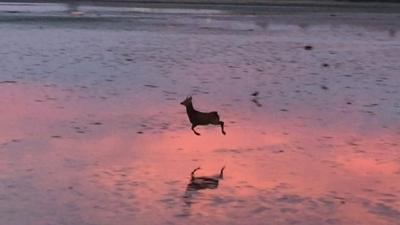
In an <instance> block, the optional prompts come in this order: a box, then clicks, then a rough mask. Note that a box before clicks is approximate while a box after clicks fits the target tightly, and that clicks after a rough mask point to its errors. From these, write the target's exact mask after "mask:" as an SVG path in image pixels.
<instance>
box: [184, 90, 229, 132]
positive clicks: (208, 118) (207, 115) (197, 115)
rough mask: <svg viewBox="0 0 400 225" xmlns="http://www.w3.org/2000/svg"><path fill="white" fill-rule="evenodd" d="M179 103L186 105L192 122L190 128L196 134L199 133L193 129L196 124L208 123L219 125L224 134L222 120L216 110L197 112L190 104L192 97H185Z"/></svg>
mask: <svg viewBox="0 0 400 225" xmlns="http://www.w3.org/2000/svg"><path fill="white" fill-rule="evenodd" d="M181 104H182V105H184V106H185V107H186V113H187V115H188V117H189V121H190V123H191V124H192V130H193V132H194V133H195V134H196V135H200V133H198V132H197V131H195V130H194V128H195V127H196V126H198V125H209V124H212V125H220V126H221V131H222V133H223V134H224V135H225V134H226V133H225V131H224V122H223V121H221V120H220V119H219V115H218V112H215V111H214V112H199V111H197V110H195V109H194V107H193V104H192V97H188V98H186V99H185V100H184V101H183V102H181Z"/></svg>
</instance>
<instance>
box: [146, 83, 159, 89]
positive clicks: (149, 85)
mask: <svg viewBox="0 0 400 225" xmlns="http://www.w3.org/2000/svg"><path fill="white" fill-rule="evenodd" d="M144 86H145V87H148V88H158V86H157V85H153V84H145V85H144Z"/></svg>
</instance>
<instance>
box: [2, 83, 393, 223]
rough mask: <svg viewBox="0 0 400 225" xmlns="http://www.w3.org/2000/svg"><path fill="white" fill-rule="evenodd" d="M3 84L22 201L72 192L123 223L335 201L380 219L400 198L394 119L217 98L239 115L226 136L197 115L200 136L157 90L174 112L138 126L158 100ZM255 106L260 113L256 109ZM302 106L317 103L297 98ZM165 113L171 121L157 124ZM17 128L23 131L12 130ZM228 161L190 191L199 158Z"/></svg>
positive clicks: (349, 214) (273, 211) (273, 213)
mask: <svg viewBox="0 0 400 225" xmlns="http://www.w3.org/2000/svg"><path fill="white" fill-rule="evenodd" d="M1 91H2V92H3V93H2V94H3V96H8V98H5V100H4V99H3V101H4V102H3V104H7V105H9V107H8V108H7V109H6V108H3V110H2V113H3V117H2V118H1V122H2V126H1V127H0V129H1V131H2V132H1V133H2V139H3V140H6V145H4V146H3V151H6V153H5V154H4V158H3V159H2V160H1V161H0V168H1V170H2V171H4V172H5V173H6V174H3V175H2V177H3V179H6V180H10V182H11V179H13V177H17V181H15V183H16V184H17V185H16V184H14V185H16V187H17V188H22V187H21V186H22V184H24V185H26V184H25V183H26V182H28V181H29V182H28V183H29V184H30V185H31V186H32V188H31V189H29V190H25V189H24V190H22V189H20V191H25V192H26V193H27V194H26V195H24V196H23V197H24V198H27V199H28V202H29V203H28V205H27V207H33V205H35V204H36V202H37V201H39V199H38V198H40V199H42V200H40V201H42V203H41V204H42V206H43V207H45V208H46V207H48V208H51V207H53V206H52V204H51V202H52V201H56V202H57V204H59V205H63V204H67V202H69V199H74V200H75V201H77V202H78V203H76V204H77V207H78V206H79V207H81V210H82V212H84V213H85V214H88V215H92V216H94V217H96V218H97V219H96V220H97V221H99V222H100V223H108V222H111V221H113V220H112V219H111V218H112V217H115V216H116V215H122V216H121V217H119V219H117V221H119V222H120V223H122V224H125V223H126V221H129V220H132V219H133V218H137V217H140V218H139V219H138V220H137V221H140V222H142V223H153V224H154V223H162V221H163V220H166V219H169V220H172V221H175V222H177V223H187V222H193V221H198V220H199V221H201V222H204V223H206V222H207V221H209V220H207V219H205V218H210V219H211V220H215V221H218V222H221V223H227V224H229V223H233V224H235V223H237V224H239V223H241V222H243V221H245V220H246V218H248V217H249V216H253V217H254V221H258V220H259V219H262V218H266V217H271V218H273V217H275V218H276V221H275V222H276V223H277V224H285V223H286V222H285V221H286V220H291V219H294V218H295V217H297V218H301V219H304V218H306V217H312V218H313V220H314V221H324V219H323V218H324V217H327V215H329V214H331V213H332V211H333V212H334V215H335V216H336V217H337V218H340V219H341V221H345V222H354V221H367V220H368V221H373V223H381V222H382V221H385V220H383V219H382V218H381V217H380V216H377V215H379V214H380V213H382V212H381V211H382V210H383V211H384V212H383V213H385V212H388V213H390V212H391V211H390V210H389V209H391V208H389V209H388V208H384V207H383V208H382V207H381V206H380V205H379V203H380V202H381V201H384V202H385V204H386V205H390V206H391V207H392V208H395V207H398V206H399V202H398V201H397V198H398V196H397V195H395V194H393V195H390V194H391V193H395V192H396V191H398V190H399V189H400V184H399V182H398V179H397V178H398V172H399V162H398V161H396V160H395V158H396V157H398V153H397V152H396V151H395V149H396V146H395V145H391V143H395V140H396V134H393V131H391V130H389V131H388V132H387V133H383V134H382V133H376V132H363V131H362V132H360V131H359V130H358V129H354V128H353V127H352V126H348V125H347V124H346V123H338V124H336V125H335V126H330V127H327V128H322V127H320V126H315V125H313V124H307V123H306V122H304V121H302V120H301V119H297V118H293V117H294V114H290V113H289V114H288V115H287V117H286V118H278V119H277V118H275V119H271V118H268V116H263V115H262V114H263V113H265V112H263V111H261V112H251V111H247V110H244V109H243V110H242V109H241V108H240V107H238V108H236V109H232V110H236V111H235V112H233V113H232V112H229V111H228V110H227V109H225V110H222V113H221V114H223V115H224V117H223V119H227V120H228V121H235V123H227V126H226V132H227V135H226V136H223V135H222V134H221V133H220V130H219V127H217V126H215V127H213V126H209V127H199V128H198V130H199V131H200V133H201V134H202V135H201V136H200V137H198V136H195V135H194V134H193V133H192V131H191V130H190V125H189V122H188V121H187V118H186V115H185V114H184V113H180V114H175V113H176V112H180V111H182V112H184V108H182V107H181V106H180V105H179V104H178V102H177V104H176V105H174V104H167V103H163V102H157V106H158V108H162V109H164V111H165V112H167V113H168V112H171V114H173V116H168V117H166V118H168V119H167V121H165V120H164V118H160V117H159V116H152V121H153V124H150V125H148V126H150V127H147V128H149V129H147V130H145V131H144V132H142V133H138V131H140V129H141V128H142V127H141V126H140V125H141V124H143V123H144V122H143V121H142V119H143V118H146V116H148V115H154V111H156V108H155V107H154V106H148V107H143V109H142V110H140V111H134V112H132V114H134V116H130V115H129V111H127V110H128V109H129V108H128V107H126V106H121V105H118V103H115V102H114V103H111V104H112V105H113V110H112V111H104V110H103V111H98V109H99V108H100V107H99V105H101V104H102V103H101V102H100V101H93V100H92V101H86V100H73V101H72V100H65V99H66V98H65V93H63V92H62V91H61V90H60V89H58V88H53V89H51V90H49V89H46V91H47V92H48V93H49V94H51V95H52V96H57V97H58V98H57V100H51V99H50V100H49V99H47V100H46V101H43V102H42V101H35V99H43V96H44V95H43V93H42V92H43V88H42V87H38V86H35V85H34V84H22V85H14V86H9V87H6V88H4V89H2V90H1ZM10 99H12V100H10ZM63 99H64V100H63ZM11 101H12V102H13V104H11ZM200 103H203V104H205V105H211V103H207V102H204V101H203V102H201V101H199V105H200ZM143 104H144V105H145V103H143ZM253 113H255V114H256V115H257V118H260V119H258V120H252V119H249V118H251V114H253ZM297 113H301V114H309V115H313V113H314V112H310V111H307V109H306V108H299V111H298V112H297ZM94 115H95V116H94ZM121 115H124V116H121ZM235 115H238V116H237V117H235ZM158 120H161V121H158ZM96 121H101V123H100V122H98V123H97V124H96V123H93V122H96ZM166 122H168V123H171V124H175V125H172V126H171V127H170V128H168V129H157V126H158V124H164V123H166ZM150 128H152V129H150ZM16 137H17V138H18V140H19V141H16V142H13V141H12V140H13V139H15V138H16ZM382 140H384V141H385V143H386V142H387V143H389V144H385V143H382V142H383V141H382ZM11 150H12V151H16V152H11ZM360 150H362V151H360ZM383 151H385V153H386V155H382V154H381V153H382V152H383ZM16 155H17V156H16ZM224 165H225V166H226V170H225V178H224V179H223V180H221V181H220V184H219V186H218V188H217V189H209V190H199V191H194V192H193V193H190V198H186V199H185V198H184V196H185V193H186V191H187V190H186V188H187V185H188V183H189V182H190V180H189V176H190V172H191V171H192V170H193V169H194V168H196V167H198V166H201V167H202V170H201V171H199V174H198V175H212V174H215V173H217V172H218V171H219V169H220V168H221V167H222V166H224ZM27 171H28V172H27ZM26 174H30V175H29V177H28V178H27V177H26ZM13 182H14V181H13ZM2 193H8V191H7V190H2ZM35 194H36V195H37V196H39V197H37V196H35ZM31 195H32V196H31ZM44 196H47V197H44ZM19 200H20V199H18V198H15V199H12V200H9V201H12V202H14V203H15V204H17V202H18V201H19ZM386 205H385V206H386ZM171 206H173V207H172V208H171ZM59 207H60V209H65V208H64V206H59ZM366 207H367V208H366ZM67 210H68V209H67ZM385 210H386V211H385ZM304 211H307V212H304ZM355 215H363V217H362V218H359V217H357V216H355ZM50 217H51V216H50ZM234 221H237V222H234ZM254 221H253V222H254ZM332 221H335V220H334V219H332ZM255 224H257V222H255Z"/></svg>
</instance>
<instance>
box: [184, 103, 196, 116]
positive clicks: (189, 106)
mask: <svg viewBox="0 0 400 225" xmlns="http://www.w3.org/2000/svg"><path fill="white" fill-rule="evenodd" d="M186 112H187V113H188V114H191V113H193V112H196V110H195V109H194V108H193V104H192V103H190V104H188V105H187V106H186Z"/></svg>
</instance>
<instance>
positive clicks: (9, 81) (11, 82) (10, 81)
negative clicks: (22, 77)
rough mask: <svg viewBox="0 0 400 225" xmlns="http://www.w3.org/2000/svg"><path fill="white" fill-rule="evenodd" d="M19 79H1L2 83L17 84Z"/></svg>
mask: <svg viewBox="0 0 400 225" xmlns="http://www.w3.org/2000/svg"><path fill="white" fill-rule="evenodd" d="M16 83H17V81H15V80H4V81H0V84H16Z"/></svg>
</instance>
